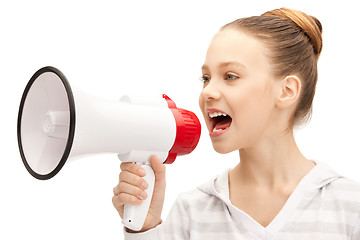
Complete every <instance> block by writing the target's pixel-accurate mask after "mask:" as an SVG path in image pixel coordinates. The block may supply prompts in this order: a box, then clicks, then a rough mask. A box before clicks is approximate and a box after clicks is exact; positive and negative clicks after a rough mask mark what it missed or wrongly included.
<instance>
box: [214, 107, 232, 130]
mask: <svg viewBox="0 0 360 240" xmlns="http://www.w3.org/2000/svg"><path fill="white" fill-rule="evenodd" d="M208 116H209V119H210V124H211V125H210V126H211V132H212V133H215V132H221V131H222V132H224V131H225V130H227V129H228V128H229V127H230V125H231V122H232V118H231V117H230V116H229V115H227V114H226V113H223V112H209V113H208Z"/></svg>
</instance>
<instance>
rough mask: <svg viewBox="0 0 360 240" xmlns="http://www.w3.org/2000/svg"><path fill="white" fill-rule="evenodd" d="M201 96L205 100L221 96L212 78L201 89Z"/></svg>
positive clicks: (216, 98)
mask: <svg viewBox="0 0 360 240" xmlns="http://www.w3.org/2000/svg"><path fill="white" fill-rule="evenodd" d="M200 95H201V97H202V99H204V100H205V101H210V100H218V99H220V97H221V91H220V88H219V87H218V86H217V84H216V83H215V81H214V80H211V81H210V82H209V83H207V84H206V86H205V87H204V88H203V90H202V91H201V94H200Z"/></svg>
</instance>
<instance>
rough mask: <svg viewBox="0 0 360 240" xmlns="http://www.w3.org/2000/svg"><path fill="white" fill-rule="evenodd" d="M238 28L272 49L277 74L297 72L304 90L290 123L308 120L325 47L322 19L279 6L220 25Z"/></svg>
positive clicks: (293, 73)
mask: <svg viewBox="0 0 360 240" xmlns="http://www.w3.org/2000/svg"><path fill="white" fill-rule="evenodd" d="M225 29H238V30H240V31H244V32H246V33H249V34H251V35H252V36H254V37H255V38H257V39H259V40H261V41H262V42H263V43H264V44H265V46H267V48H268V50H269V52H270V53H269V57H270V60H271V63H272V64H273V72H274V75H275V76H276V77H282V78H283V77H286V76H288V75H297V76H298V77H299V78H300V79H301V81H302V86H303V87H302V90H301V95H300V98H299V102H298V105H297V108H296V110H295V112H294V114H293V117H292V119H291V120H290V121H291V124H292V125H294V124H299V123H302V122H307V121H308V120H309V119H310V117H311V113H312V102H313V99H314V95H315V89H316V83H317V79H318V74H317V61H318V58H319V56H320V53H321V50H322V37H321V34H322V25H321V23H320V21H319V20H318V19H317V18H315V17H313V16H310V15H307V14H305V13H303V12H301V11H298V10H292V9H288V8H280V9H275V10H272V11H268V12H265V13H264V14H262V15H261V16H253V17H247V18H240V19H238V20H235V21H233V22H231V23H228V24H226V25H225V26H223V27H222V28H221V30H225Z"/></svg>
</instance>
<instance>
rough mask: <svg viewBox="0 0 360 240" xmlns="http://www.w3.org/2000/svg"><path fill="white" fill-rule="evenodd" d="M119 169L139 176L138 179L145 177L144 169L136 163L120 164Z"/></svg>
mask: <svg viewBox="0 0 360 240" xmlns="http://www.w3.org/2000/svg"><path fill="white" fill-rule="evenodd" d="M120 169H121V170H122V171H127V172H131V173H133V174H136V175H139V176H140V177H145V175H146V171H145V169H144V168H143V167H142V166H140V165H138V164H136V163H121V164H120Z"/></svg>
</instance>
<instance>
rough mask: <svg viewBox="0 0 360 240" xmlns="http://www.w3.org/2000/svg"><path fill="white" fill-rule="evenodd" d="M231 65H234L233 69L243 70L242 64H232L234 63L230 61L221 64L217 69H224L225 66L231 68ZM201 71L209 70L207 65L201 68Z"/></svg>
mask: <svg viewBox="0 0 360 240" xmlns="http://www.w3.org/2000/svg"><path fill="white" fill-rule="evenodd" d="M231 65H234V66H235V67H240V68H245V69H246V67H245V65H244V64H242V63H239V62H234V61H231V62H222V63H220V64H219V65H218V68H224V67H227V66H231ZM201 69H202V70H205V71H206V70H209V67H208V66H207V65H205V64H204V65H203V66H202V67H201Z"/></svg>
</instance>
